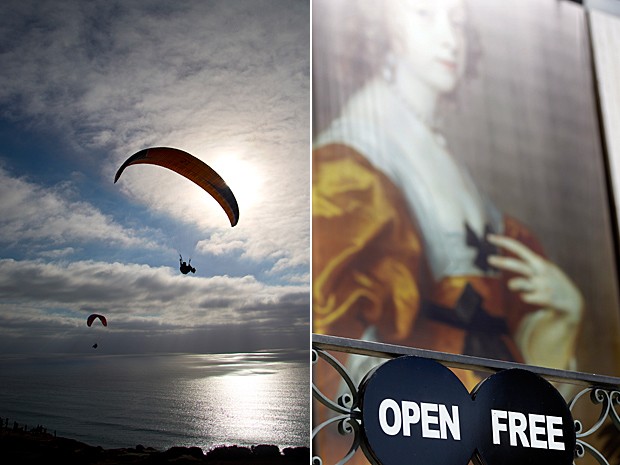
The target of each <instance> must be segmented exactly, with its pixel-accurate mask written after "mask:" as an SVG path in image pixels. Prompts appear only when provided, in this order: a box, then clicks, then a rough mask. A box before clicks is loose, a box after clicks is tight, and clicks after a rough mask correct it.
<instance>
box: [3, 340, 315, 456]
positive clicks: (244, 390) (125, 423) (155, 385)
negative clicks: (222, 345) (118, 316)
mask: <svg viewBox="0 0 620 465" xmlns="http://www.w3.org/2000/svg"><path fill="white" fill-rule="evenodd" d="M308 357H309V356H308V355H307V354H300V353H297V354H290V353H287V352H256V353H231V354H209V355H195V354H165V355H97V354H95V355H90V354H89V355H84V354H80V355H45V356H21V355H20V356H15V355H10V356H9V355H3V356H0V417H2V421H3V422H5V420H6V418H8V419H9V427H12V426H13V422H15V421H16V422H17V423H18V424H19V426H20V427H23V426H24V425H27V428H28V429H31V428H33V427H36V426H37V425H41V426H42V427H44V428H46V429H47V432H48V433H52V434H54V433H56V434H57V435H58V436H63V437H68V438H72V439H77V440H79V441H81V442H85V443H87V444H90V445H93V446H102V447H104V448H122V447H135V446H136V445H138V444H141V445H143V446H145V447H154V448H156V449H158V450H166V449H168V448H169V447H172V446H197V447H200V448H202V449H203V450H204V451H207V450H209V449H211V448H213V447H215V446H219V445H234V444H236V445H240V446H251V445H257V444H274V445H278V446H280V447H281V448H284V447H297V446H306V447H309V445H310V412H309V410H310V407H309V406H310V388H309V386H310V364H309V358H308Z"/></svg>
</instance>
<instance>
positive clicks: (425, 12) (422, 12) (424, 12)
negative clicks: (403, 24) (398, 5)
mask: <svg viewBox="0 0 620 465" xmlns="http://www.w3.org/2000/svg"><path fill="white" fill-rule="evenodd" d="M415 14H416V15H418V16H419V17H420V18H430V16H431V15H432V12H431V10H430V9H428V8H417V9H416V10H415Z"/></svg>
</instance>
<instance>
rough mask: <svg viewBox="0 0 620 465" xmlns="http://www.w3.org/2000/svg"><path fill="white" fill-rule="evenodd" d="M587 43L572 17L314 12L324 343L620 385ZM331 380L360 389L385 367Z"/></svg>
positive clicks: (417, 5) (357, 6)
mask: <svg viewBox="0 0 620 465" xmlns="http://www.w3.org/2000/svg"><path fill="white" fill-rule="evenodd" d="M588 40H589V39H588V33H587V24H586V14H585V11H584V9H583V7H581V6H580V5H578V4H575V3H572V2H564V1H556V0H519V1H516V2H497V1H495V0H410V1H406V2H400V1H386V2H383V3H382V4H381V7H379V6H378V4H377V2H376V1H374V0H356V1H353V0H314V1H313V162H312V163H313V166H312V168H313V179H312V196H313V200H312V214H313V224H312V234H313V243H312V274H313V276H312V277H313V331H314V332H315V333H319V334H329V335H335V336H343V337H350V338H358V339H365V340H371V341H379V342H385V343H392V344H399V345H406V346H412V347H417V348H423V349H431V350H437V351H442V352H450V353H456V354H466V355H473V356H480V357H485V358H493V359H499V360H507V361H516V362H521V363H526V364H529V365H536V366H544V367H552V368H558V369H563V370H576V371H584V372H592V373H599V374H605V375H610V376H618V375H620V370H619V368H620V350H619V348H620V318H619V316H620V314H619V311H618V310H619V308H618V276H617V273H616V255H615V249H614V237H613V227H612V224H613V223H612V218H613V216H612V215H610V205H609V201H608V199H609V197H608V187H607V177H606V173H605V160H604V151H603V149H602V141H601V140H600V137H599V134H600V130H599V122H598V119H597V110H596V101H595V94H594V92H593V86H594V84H593V77H592V68H591V56H590V48H589V47H590V45H589V42H588ZM340 361H341V362H342V363H343V365H344V366H345V368H346V369H347V371H348V372H349V373H350V374H351V376H352V378H353V379H354V381H355V383H356V384H358V383H359V382H360V381H361V380H362V378H363V376H364V375H365V374H366V373H367V372H368V371H369V370H370V369H371V368H372V367H373V366H375V365H376V364H377V363H379V362H381V360H374V359H371V358H369V357H361V356H355V355H353V356H344V355H343V356H341V357H340ZM457 374H458V376H459V378H460V379H461V381H462V382H463V383H464V385H465V386H466V387H467V388H468V389H469V390H470V391H471V390H472V389H473V388H474V387H475V386H476V385H477V384H478V383H479V382H480V381H481V379H483V377H484V375H483V374H478V373H475V372H468V371H467V372H466V371H462V372H461V371H458V372H457ZM313 377H314V382H315V383H316V385H317V387H319V388H320V390H321V391H322V392H323V393H324V394H326V395H327V396H328V397H330V398H331V399H335V398H337V397H338V396H339V395H340V394H341V393H344V392H345V391H346V389H345V387H344V386H345V385H344V383H342V381H341V379H340V377H339V376H338V374H337V373H336V372H335V370H333V369H332V368H331V367H328V366H322V365H321V364H317V365H316V366H315V369H314V374H313ZM558 389H559V390H560V391H561V392H562V394H563V395H564V396H565V397H566V398H567V399H569V398H570V397H571V395H573V394H574V393H575V391H574V388H572V387H571V386H558ZM313 412H314V417H315V418H314V423H315V425H318V424H320V423H321V422H322V421H324V420H325V419H326V418H327V417H328V414H327V411H326V409H325V408H324V407H323V406H322V405H321V404H319V403H315V408H314V410H313ZM337 436H338V435H337V434H334V436H333V437H331V436H330V435H329V433H328V432H322V433H321V435H320V437H317V438H315V443H314V448H315V449H314V450H315V455H319V456H320V457H321V459H323V461H324V463H325V464H331V463H336V462H337V461H338V460H340V459H342V458H343V457H344V456H345V454H346V453H347V450H348V448H349V447H350V444H347V442H346V440H344V439H342V436H340V437H337ZM348 463H367V462H366V459H365V457H364V456H363V454H362V453H361V451H360V452H358V453H356V454H355V456H354V458H353V459H352V460H351V461H349V462H348Z"/></svg>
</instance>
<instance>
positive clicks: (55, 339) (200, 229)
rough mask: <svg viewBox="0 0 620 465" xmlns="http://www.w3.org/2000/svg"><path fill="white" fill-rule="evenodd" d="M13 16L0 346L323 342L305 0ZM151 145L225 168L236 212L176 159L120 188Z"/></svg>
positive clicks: (6, 7) (1, 86)
mask: <svg viewBox="0 0 620 465" xmlns="http://www.w3.org/2000/svg"><path fill="white" fill-rule="evenodd" d="M1 9H2V14H1V15H0V68H1V69H2V70H3V71H2V73H0V199H1V201H0V353H39V352H43V353H57V352H70V353H72V352H87V351H92V350H94V349H93V348H92V344H94V343H95V342H97V343H98V348H97V350H98V351H100V352H107V353H143V352H146V353H148V352H195V353H208V352H236V351H252V350H270V349H283V348H284V349H286V348H292V349H303V348H307V347H309V339H310V325H309V319H310V292H309V286H310V284H309V281H310V275H309V267H310V262H309V261H310V155H309V153H310V84H309V79H310V30H309V25H310V10H309V1H308V0H235V1H228V0H205V1H198V0H196V1H190V0H185V1H184V0H181V1H175V2H169V1H167V0H141V1H108V0H103V1H89V2H82V1H78V0H54V1H45V2H40V1H30V0H7V1H4V2H3V3H2V7H1ZM155 146H167V147H175V148H178V149H181V150H184V151H186V152H189V153H191V154H193V155H194V156H196V157H198V158H200V159H201V160H203V161H204V162H205V163H207V164H208V165H209V166H211V167H212V168H213V169H215V171H216V172H218V173H219V174H220V175H221V176H222V177H223V178H224V180H225V181H226V182H227V184H228V185H229V187H230V188H231V189H232V191H233V193H234V194H235V197H236V199H237V202H238V204H239V210H240V215H239V223H238V224H237V225H236V226H235V227H231V226H230V223H229V221H228V218H227V216H226V214H225V213H224V211H223V210H222V209H221V208H220V207H219V205H218V204H217V203H216V201H215V200H214V199H213V198H212V197H210V196H209V195H208V194H207V193H206V192H205V191H203V190H201V189H200V188H199V187H197V186H196V185H194V184H193V183H191V182H189V181H188V180H186V179H185V178H183V177H181V176H179V175H178V174H176V173H174V172H171V171H169V170H166V169H164V168H161V167H155V166H147V165H138V166H132V167H129V168H127V169H126V170H125V171H124V173H123V175H122V177H121V178H120V179H119V181H118V182H117V183H114V174H115V173H116V170H117V169H118V168H119V167H120V165H121V164H122V162H123V161H124V160H125V159H127V158H128V157H129V156H130V155H132V154H133V153H135V152H137V151H139V150H142V149H144V148H148V147H155ZM180 254H181V255H182V256H183V258H184V259H186V260H187V259H189V258H191V260H192V262H191V263H192V265H193V266H194V267H195V268H196V273H195V274H188V275H182V274H181V273H180V272H179V266H178V265H179V255H180ZM91 313H101V314H104V315H105V316H106V317H107V319H108V326H107V327H105V328H104V327H103V326H102V325H100V324H98V323H99V322H98V321H96V322H95V323H94V324H93V326H92V327H87V325H86V318H87V316H88V315H89V314H91Z"/></svg>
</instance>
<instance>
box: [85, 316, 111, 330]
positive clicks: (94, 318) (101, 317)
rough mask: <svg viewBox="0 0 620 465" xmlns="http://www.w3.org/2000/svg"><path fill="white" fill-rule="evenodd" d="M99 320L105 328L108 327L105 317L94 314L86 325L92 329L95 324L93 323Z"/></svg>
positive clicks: (87, 320)
mask: <svg viewBox="0 0 620 465" xmlns="http://www.w3.org/2000/svg"><path fill="white" fill-rule="evenodd" d="M97 318H98V319H99V320H100V321H101V324H102V325H103V326H108V320H106V318H105V316H103V315H99V314H98V313H93V314H92V315H90V316H89V317H88V318H87V319H86V324H87V325H88V326H89V327H90V326H91V325H92V324H93V321H95V320H96V319H97Z"/></svg>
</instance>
